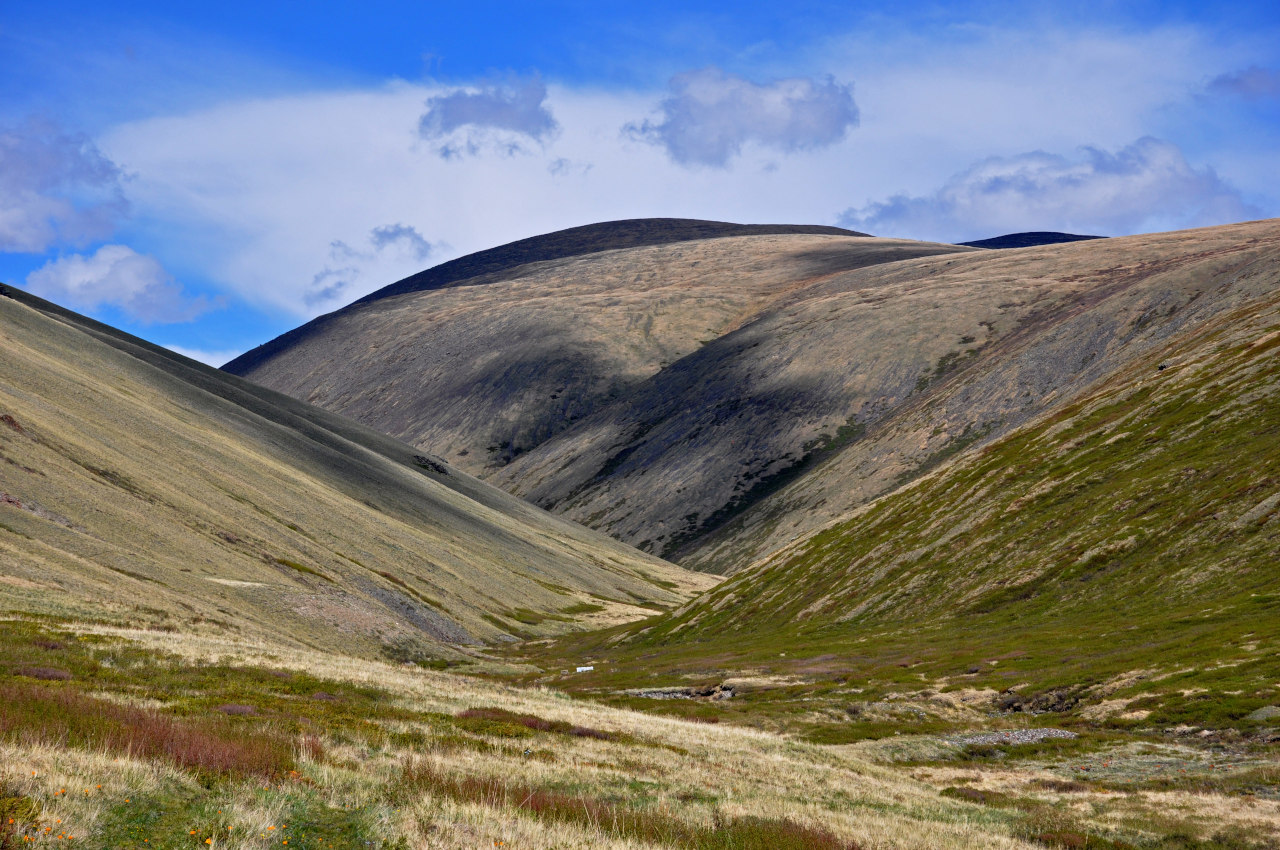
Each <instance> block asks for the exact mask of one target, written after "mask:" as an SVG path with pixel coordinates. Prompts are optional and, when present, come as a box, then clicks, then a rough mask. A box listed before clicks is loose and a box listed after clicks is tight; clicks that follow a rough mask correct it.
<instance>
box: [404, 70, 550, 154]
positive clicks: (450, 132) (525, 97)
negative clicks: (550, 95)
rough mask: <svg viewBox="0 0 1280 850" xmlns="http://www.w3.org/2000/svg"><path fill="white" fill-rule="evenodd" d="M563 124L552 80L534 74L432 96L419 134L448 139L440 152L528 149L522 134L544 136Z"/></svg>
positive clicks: (532, 137) (535, 138)
mask: <svg viewBox="0 0 1280 850" xmlns="http://www.w3.org/2000/svg"><path fill="white" fill-rule="evenodd" d="M559 127H560V125H559V124H558V123H557V122H556V119H555V117H554V116H553V115H552V114H551V110H550V109H549V108H548V107H547V86H546V84H545V83H543V82H542V80H541V78H539V77H533V78H531V79H527V80H519V81H515V82H513V83H510V84H508V85H489V86H482V87H481V88H479V89H478V90H474V91H473V90H468V89H458V90H455V91H452V92H449V93H448V94H442V95H437V96H435V97H432V98H430V99H429V100H428V101H427V111H426V112H425V113H423V115H422V117H421V119H419V121H418V135H420V136H421V137H422V138H423V139H426V140H427V141H431V142H443V144H441V146H440V147H439V148H437V149H436V152H437V153H438V154H439V155H440V156H442V157H444V158H446V159H451V158H454V157H458V156H461V155H463V154H466V155H470V156H475V155H476V154H478V153H480V152H481V151H482V150H485V149H486V148H492V149H494V150H497V151H499V152H501V153H505V154H507V155H510V154H514V153H518V152H520V151H522V150H524V148H523V146H522V144H521V139H522V138H523V139H528V140H531V141H534V142H544V141H546V140H547V139H549V138H551V137H552V136H553V135H555V132H556V130H558V129H559Z"/></svg>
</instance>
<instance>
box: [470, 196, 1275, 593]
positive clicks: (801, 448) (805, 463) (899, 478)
mask: <svg viewBox="0 0 1280 850" xmlns="http://www.w3.org/2000/svg"><path fill="white" fill-rule="evenodd" d="M1278 278H1280V222H1275V221H1270V222H1257V223H1252V224H1243V225H1232V226H1228V227H1220V228H1208V229H1204V230H1197V231H1183V232H1179V233H1166V234H1153V235H1148V236H1135V237H1127V238H1124V239H1108V240H1096V241H1092V242H1078V243H1074V244H1070V245H1053V246H1046V247H1039V248H1028V249H1021V250H1012V251H998V252H996V251H974V252H968V253H964V254H950V255H942V256H933V257H928V256H926V257H919V258H914V259H901V260H900V261H898V262H887V263H882V264H878V265H873V266H868V267H865V268H861V269H856V270H851V271H845V272H841V273H839V274H833V275H830V276H828V277H826V278H824V279H822V280H820V281H816V282H813V283H811V284H809V285H807V286H805V287H804V288H802V289H799V290H797V291H796V292H794V293H792V294H791V295H790V296H789V297H788V299H786V300H785V302H783V303H779V304H775V305H773V306H772V307H771V308H770V309H767V310H764V311H762V312H761V313H760V314H759V315H757V316H756V317H755V318H754V319H753V320H751V321H750V322H748V323H745V324H744V325H743V326H742V327H741V328H739V329H737V330H735V331H732V332H730V333H727V334H725V335H724V336H722V337H720V338H718V339H716V340H714V341H712V342H710V343H708V344H707V345H705V346H703V347H702V348H700V349H699V350H698V351H696V352H692V353H691V354H689V355H688V356H686V357H685V358H683V359H682V360H680V361H678V362H676V363H674V364H672V365H671V366H669V367H667V368H666V369H663V370H662V371H661V372H659V373H657V374H655V375H654V376H652V377H651V378H649V379H648V380H647V381H645V382H644V384H643V385H641V386H640V387H638V388H637V389H635V390H634V391H633V392H631V393H630V394H629V395H628V396H627V398H626V399H625V400H622V401H619V402H618V403H616V404H614V405H611V406H610V407H608V408H605V409H603V410H601V411H600V412H599V413H597V414H596V415H594V416H592V417H590V418H589V419H586V420H584V421H582V422H580V423H578V424H577V425H575V427H573V428H571V429H569V430H567V431H565V432H564V433H563V434H560V435H558V436H557V437H555V438H553V439H552V440H549V441H547V442H546V443H544V444H543V445H541V446H539V447H537V448H536V449H534V450H533V451H531V452H529V453H528V454H526V455H523V456H521V457H519V458H517V459H516V460H515V461H514V462H512V463H511V464H510V465H509V466H507V467H506V468H505V469H503V470H501V471H499V472H498V473H496V474H495V475H493V476H491V477H490V479H489V480H491V481H493V482H494V483H496V484H498V485H499V486H501V487H503V488H504V489H509V490H511V491H512V492H515V493H518V494H520V495H523V496H525V497H526V498H529V499H531V500H533V501H534V502H535V503H537V504H540V505H542V506H544V507H548V508H551V509H553V510H555V511H556V512H558V513H562V514H564V515H565V516H568V517H571V518H573V519H576V520H578V521H580V522H583V523H586V524H588V525H591V526H592V527H593V528H599V529H603V530H605V531H608V532H609V533H610V534H612V535H614V536H616V537H618V538H619V539H622V540H625V541H628V542H631V543H633V544H635V545H637V546H639V547H640V548H642V549H645V550H646V551H652V552H655V553H660V554H662V555H663V556H664V557H670V558H673V559H676V560H678V561H680V563H682V564H684V565H686V566H692V567H696V568H698V569H706V570H708V571H713V572H733V571H734V570H736V569H740V568H742V567H744V566H746V565H748V564H750V563H752V562H754V561H756V560H759V559H761V558H764V557H766V556H768V555H769V554H770V553H772V552H774V551H776V550H778V549H779V548H781V547H783V546H785V545H787V544H788V543H789V542H790V541H792V540H794V539H797V538H803V537H804V536H806V535H808V534H809V533H812V531H814V530H815V529H817V528H820V527H821V526H822V525H824V524H826V523H828V522H830V521H831V520H833V519H835V518H837V517H840V516H843V515H845V514H847V513H848V512H849V511H851V510H853V509H855V508H856V507H857V506H859V505H861V504H863V503H865V502H867V501H870V500H871V499H874V498H875V497H877V496H879V495H881V494H883V493H886V492H888V491H891V490H892V489H894V488H895V487H898V486H900V485H901V484H902V483H903V482H904V481H907V480H910V479H911V478H913V477H915V476H918V475H920V474H923V473H924V472H926V471H928V470H929V469H931V468H933V467H935V466H936V465H937V464H938V463H940V462H941V461H942V460H944V459H946V458H948V457H950V456H953V455H955V454H957V453H958V452H960V451H963V450H964V449H966V448H967V447H970V446H974V445H976V444H980V443H981V442H983V441H990V440H992V439H995V438H997V437H999V436H1000V435H1002V434H1005V433H1009V432H1010V431H1012V430H1013V429H1015V428H1017V427H1018V426H1020V425H1022V424H1023V423H1026V422H1028V421H1030V420H1031V419H1032V418H1034V417H1035V416H1037V415H1041V414H1043V413H1044V412H1046V411H1049V410H1052V409H1055V408H1057V407H1059V406H1061V405H1062V404H1064V403H1066V402H1068V401H1069V400H1070V399H1072V398H1074V397H1075V395H1076V394H1077V393H1079V392H1081V391H1084V390H1085V389H1086V388H1087V387H1089V386H1090V385H1091V384H1093V383H1095V382H1097V381H1098V380H1101V379H1104V378H1105V377H1106V376H1108V375H1111V374H1115V373H1116V372H1117V371H1120V370H1123V369H1124V368H1126V367H1127V365H1128V364H1130V363H1131V362H1133V361H1134V359H1135V358H1143V357H1147V356H1150V353H1151V352H1152V351H1154V350H1155V349H1157V348H1159V347H1160V346H1163V345H1165V344H1167V342H1168V341H1169V340H1170V339H1171V338H1174V337H1176V336H1177V335H1180V334H1185V333H1190V332H1193V331H1194V330H1195V329H1196V328H1197V327H1200V326H1201V325H1202V324H1203V323H1204V322H1207V321H1211V320H1212V319H1213V318H1214V317H1215V316H1218V315H1221V314H1223V313H1225V312H1229V311H1231V310H1232V309H1235V308H1236V307H1237V306H1238V305H1240V304H1241V303H1244V302H1246V301H1248V300H1249V299H1251V298H1255V297H1257V296H1259V295H1260V294H1262V293H1264V292H1267V291H1270V290H1272V289H1274V287H1275V285H1276V281H1277V279H1278Z"/></svg>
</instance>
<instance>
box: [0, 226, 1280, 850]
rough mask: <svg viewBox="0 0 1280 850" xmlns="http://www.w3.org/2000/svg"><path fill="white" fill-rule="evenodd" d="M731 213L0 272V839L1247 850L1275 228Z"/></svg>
mask: <svg viewBox="0 0 1280 850" xmlns="http://www.w3.org/2000/svg"><path fill="white" fill-rule="evenodd" d="M735 227H739V226H734V225H725V224H723V223H718V222H689V221H686V220H654V221H652V222H648V223H646V222H643V221H642V222H622V223H617V222H614V223H606V224H605V225H596V226H591V227H588V228H584V229H575V230H573V231H564V232H562V233H560V234H551V235H549V236H548V237H537V238H535V239H532V240H525V241H524V242H521V243H513V245H511V246H502V247H500V248H497V249H493V251H491V252H481V253H480V254H477V255H473V256H472V257H469V258H462V259H461V260H457V261H453V264H445V265H443V266H440V267H438V268H437V269H433V270H428V271H427V272H424V273H422V274H421V275H415V276H413V277H411V278H407V279H406V280H405V281H402V282H400V283H398V284H393V285H392V286H390V287H388V288H387V289H386V290H384V291H383V292H382V293H375V294H374V295H373V296H369V297H367V298H365V299H362V300H361V301H359V302H357V303H355V304H353V305H351V306H350V307H347V308H344V309H343V310H340V311H338V312H337V313H334V314H331V315H329V316H326V317H321V318H320V319H317V320H316V321H315V322H313V323H312V324H310V325H308V326H304V328H301V329H299V330H297V331H294V332H291V333H290V334H286V335H285V336H284V337H281V338H280V339H278V340H276V341H274V342H272V343H268V344H267V345H265V346H263V347H262V348H261V349H258V350H256V353H255V352H251V353H250V354H249V355H245V357H244V358H241V359H240V360H239V361H238V362H239V365H236V364H235V363H233V364H229V371H230V372H238V371H241V372H244V373H245V374H246V375H247V376H248V378H249V380H246V379H244V378H241V377H238V376H237V375H235V374H229V373H228V371H219V370H214V369H211V368H208V367H205V366H202V365H200V364H197V363H194V362H192V361H190V360H187V359H185V358H183V357H181V356H179V355H177V354H174V353H172V352H169V351H166V350H164V349H161V348H158V347H156V346H153V345H151V344H149V343H146V342H143V341H142V340H139V339H137V338H135V337H131V336H129V335H128V334H125V333H123V332H120V331H118V330H115V329H113V328H110V327H108V326H106V325H102V324H100V323H97V322H94V321H92V320H90V319H87V318H85V317H83V316H79V315H77V314H75V313H72V312H70V311H67V310H65V309H62V308H60V307H57V306H56V305H53V304H51V303H49V302H47V301H43V300H41V299H39V298H36V297H34V296H31V295H30V294H28V293H26V292H23V291H21V290H16V289H15V290H9V293H8V297H3V298H0V374H3V376H4V380H3V381H2V382H0V493H2V495H0V604H2V605H3V615H2V617H0V847H3V848H6V850H7V848H8V847H11V846H12V847H18V846H29V845H31V844H41V845H45V844H55V843H57V844H64V845H68V846H82V847H95V848H96V847H113V848H119V847H125V848H154V847H162V848H178V847H200V846H205V847H207V846H226V847H236V848H249V847H266V846H268V845H271V846H277V847H278V846H283V845H284V844H285V843H288V845H289V846H290V847H307V848H321V847H351V848H371V847H372V848H379V847H380V848H387V850H391V848H409V847H448V848H453V847H456V848H464V847H466V848H474V847H491V846H511V847H568V848H577V847H582V848H586V847H602V846H603V847H617V848H637V850H638V848H652V847H696V848H726V850H728V848H854V850H869V848H988V847H997V848H1045V847H1050V848H1072V847H1086V848H1092V847H1099V848H1112V849H1113V850H1117V848H1124V849H1125V850H1128V848H1132V849H1133V850H1138V849H1139V848H1142V850H1147V848H1151V850H1199V849H1200V848H1205V849H1206V850H1207V848H1212V847H1227V848H1240V850H1263V848H1270V847H1274V846H1276V844H1277V842H1280V766H1278V762H1277V759H1276V752H1277V750H1276V746H1277V744H1278V743H1280V723H1278V722H1277V721H1278V719H1280V662H1277V659H1278V658H1280V608H1278V607H1277V606H1278V605H1280V600H1278V598H1277V594H1276V590H1275V588H1276V581H1277V578H1280V575H1278V574H1277V569H1278V568H1277V564H1278V563H1280V561H1277V557H1276V555H1277V553H1280V500H1278V498H1277V482H1278V481H1280V407H1278V404H1280V359H1277V354H1278V353H1280V223H1278V222H1277V221H1274V220H1272V221H1261V222H1247V223H1242V224H1234V225H1226V226H1222V227H1214V228H1206V229H1201V230H1191V231H1180V232H1175V233H1164V234H1150V235H1144V236H1132V237H1122V238H1111V239H1088V240H1076V241H1070V242H1059V243H1055V244H1045V245H1032V246H1029V247H1019V248H1008V249H1000V250H984V249H982V248H973V247H966V246H952V245H941V244H935V243H918V242H910V241H908V240H895V239H883V238H876V237H869V236H865V235H862V234H854V233H851V232H833V231H834V230H835V229H833V228H789V227H787V226H769V227H764V228H762V229H757V230H754V231H753V230H745V231H744V230H734V229H733V228H735ZM446 266H447V268H446ZM252 381H261V384H259V383H254V382H252ZM348 417H350V418H348ZM544 508H545V509H546V510H544ZM579 523H582V524H579ZM633 544H635V545H633ZM636 545H638V546H639V548H635V546H636ZM673 561H678V564H677V563H675V562H673ZM717 573H718V574H720V575H717ZM6 821H7V823H6Z"/></svg>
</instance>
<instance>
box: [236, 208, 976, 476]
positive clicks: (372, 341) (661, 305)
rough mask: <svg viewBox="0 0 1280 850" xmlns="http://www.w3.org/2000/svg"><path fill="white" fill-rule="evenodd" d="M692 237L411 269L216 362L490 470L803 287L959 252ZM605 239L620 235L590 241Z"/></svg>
mask: <svg viewBox="0 0 1280 850" xmlns="http://www.w3.org/2000/svg"><path fill="white" fill-rule="evenodd" d="M659 223H661V221H659ZM621 224H627V225H631V224H633V223H628V222H623V223H621ZM610 227H611V226H606V225H601V226H599V229H600V231H601V232H603V233H605V234H608V233H609V232H610ZM726 227H728V226H726ZM732 227H733V228H737V229H741V227H742V226H738V225H734V226H732ZM794 229H795V230H801V231H803V230H805V228H794ZM819 230H825V229H819ZM593 232H594V231H593ZM682 232H683V231H682ZM691 232H692V233H695V234H696V233H703V230H702V229H697V228H695V229H693V230H692V231H691ZM712 232H713V233H715V234H719V233H720V231H719V230H715V231H712ZM729 232H736V230H732V231H729ZM570 233H571V234H572V232H570ZM630 233H631V230H630V229H626V228H624V230H623V232H622V235H623V236H626V235H628V234H630ZM597 235H599V234H597ZM685 235H686V238H684V239H682V240H681V241H674V242H670V243H668V244H661V245H652V246H646V247H632V248H625V249H610V250H596V251H594V252H592V253H587V254H585V255H582V256H576V257H570V258H567V259H563V258H562V259H551V260H546V261H541V262H534V263H528V264H524V265H519V266H516V267H504V268H501V269H498V270H496V271H493V272H490V273H487V274H483V275H481V276H479V277H472V278H468V279H465V280H462V281H456V280H455V281H453V282H452V283H450V284H449V285H448V286H443V287H440V286H434V285H431V286H426V284H423V283H422V282H421V281H419V282H418V283H414V282H413V281H414V280H415V278H410V279H408V280H407V281H404V282H402V283H399V284H395V285H393V286H391V287H388V288H387V289H386V290H383V291H382V293H378V297H377V298H375V299H372V300H368V299H366V300H365V301H364V302H363V303H357V304H354V305H351V306H350V307H347V308H345V309H343V310H340V311H338V312H337V313H334V314H331V315H329V316H326V317H324V318H322V319H318V320H316V321H315V322H313V323H311V324H310V325H307V326H305V327H304V328H301V329H299V330H298V331H295V332H292V336H291V335H286V336H285V337H282V338H280V339H279V340H276V341H273V342H272V343H269V344H268V345H267V346H266V347H264V348H263V349H258V350H255V351H254V352H250V353H249V354H247V355H245V356H244V357H242V358H239V359H237V360H235V361H232V362H231V363H229V364H227V365H226V366H225V367H224V368H225V369H227V370H228V371H231V372H233V373H236V374H240V375H243V376H245V377H247V378H249V379H251V380H253V381H255V382H257V383H260V384H263V385H265V386H269V387H271V388H273V389H276V390H279V391H281V392H285V393H288V394H289V395H292V396H294V397H296V398H299V399H303V400H305V401H308V402H311V403H314V404H317V405H320V406H322V407H325V408H327V409H330V410H334V411H337V412H340V413H343V414H344V415H347V416H351V417H352V418H354V419H357V420H359V421H361V422H364V423H366V424H368V425H370V426H372V427H375V428H378V429H379V430H382V431H384V432H385V433H388V434H392V435H393V436H396V437H399V438H401V439H403V440H405V441H406V442H409V443H412V444H414V445H417V446H420V447H423V448H424V449H427V450H429V451H432V452H434V453H436V454H439V455H442V456H444V457H446V458H448V459H449V460H450V461H451V462H453V463H455V464H457V465H458V466H459V467H460V468H462V469H464V470H466V471H469V472H472V473H474V474H479V475H488V474H491V473H492V472H493V471H494V470H496V469H498V468H501V467H502V466H503V465H505V464H506V463H508V462H510V460H511V459H512V458H514V457H517V456H519V455H520V454H522V453H525V452H528V451H531V450H532V449H533V448H535V447H536V446H538V445H540V444H541V443H543V442H545V441H546V440H547V439H549V438H550V437H552V436H554V435H556V434H558V433H561V432H563V431H566V430H568V429H570V428H571V427H572V426H573V425H574V424H575V423H576V422H578V421H579V420H581V419H583V418H585V417H587V416H589V415H591V414H592V413H593V412H595V411H596V410H598V409H600V408H601V407H604V406H606V405H608V404H610V403H612V402H614V401H617V400H618V399H624V398H627V397H629V396H631V395H632V394H633V393H634V392H635V391H636V390H637V389H638V388H639V387H640V386H641V385H642V384H643V383H644V381H645V380H646V379H648V378H650V377H651V376H653V375H654V374H656V373H658V372H659V371H660V370H661V369H663V367H666V366H668V365H669V364H671V363H674V362H675V361H677V360H679V359H681V358H682V357H685V356H686V355H688V354H690V353H692V352H694V351H696V350H697V349H698V348H699V347H700V346H701V345H703V344H704V343H706V342H708V341H710V340H713V339H715V338H717V337H719V336H721V335H723V334H725V333H727V332H728V331H731V330H733V329H734V328H736V327H739V326H740V325H742V324H743V323H744V322H747V321H749V320H751V319H752V318H753V317H754V316H756V315H758V314H759V313H760V312H761V311H762V310H765V309H767V308H768V307H769V306H770V305H772V304H774V303H777V302H778V301H779V300H780V299H785V298H786V297H787V296H788V294H789V293H791V292H792V291H794V290H796V289H797V288H800V287H803V286H806V285H808V284H811V283H813V282H814V281H816V280H821V279H823V278H824V277H827V276H830V275H832V274H834V273H838V272H841V271H846V270H848V269H851V268H859V267H862V266H866V265H871V264H875V263H883V262H891V261H894V260H897V259H901V258H905V257H914V256H921V255H927V254H936V253H944V252H945V253H949V252H956V251H961V250H965V249H960V248H956V247H954V246H944V245H929V244H922V243H912V242H903V241H899V240H879V239H870V238H863V237H857V236H849V235H831V234H827V233H816V234H814V233H807V232H800V233H780V234H765V235H761V234H755V235H749V236H724V235H717V236H716V237H715V238H696V239H695V238H692V237H691V236H689V235H688V233H687V232H686V234H685ZM544 238H545V239H548V240H552V241H553V242H555V243H556V244H560V243H561V242H562V241H564V240H566V239H569V237H566V236H565V235H564V234H552V235H551V236H549V237H544ZM574 238H577V237H574ZM617 241H619V240H618V239H615V240H613V242H617ZM568 244H569V245H570V246H572V245H574V244H576V243H574V242H573V241H572V240H571V239H570V241H569V243H568ZM602 244H603V245H608V244H613V243H612V242H610V241H609V240H607V239H604V238H603V237H600V238H597V239H593V240H590V241H588V242H587V243H586V246H587V247H593V248H594V247H599V246H600V245H602ZM582 247H583V246H579V248H582ZM495 250H496V251H502V250H503V249H495ZM566 250H567V249H566ZM476 256H477V257H480V256H482V255H476ZM465 259H466V258H464V260H465ZM455 262H457V263H463V262H464V261H463V260H458V261H455ZM447 265H448V264H446V266H447ZM465 266H466V268H467V269H469V270H475V269H477V268H487V267H488V264H487V263H485V262H481V261H475V262H470V263H467V264H465ZM439 268H440V269H442V270H443V269H445V266H441V267H439ZM435 271H436V270H431V271H428V272H424V273H423V274H424V275H426V276H431V275H432V274H433V273H434V272H435ZM440 274H441V275H443V274H444V273H443V272H441V273H440ZM419 277H421V276H419ZM420 286H426V288H421V289H420V288H418V287H420ZM267 351H269V353H264V352H267Z"/></svg>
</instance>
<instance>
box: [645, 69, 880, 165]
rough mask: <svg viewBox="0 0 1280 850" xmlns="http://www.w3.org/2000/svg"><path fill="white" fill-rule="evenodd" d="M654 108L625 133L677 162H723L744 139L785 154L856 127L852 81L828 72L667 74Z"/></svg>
mask: <svg viewBox="0 0 1280 850" xmlns="http://www.w3.org/2000/svg"><path fill="white" fill-rule="evenodd" d="M659 109H660V110H661V112H662V119H661V120H660V121H656V122H655V121H650V120H645V121H643V122H640V123H638V124H636V123H631V124H628V125H627V127H626V131H627V132H628V133H630V134H631V135H632V136H633V137H635V138H639V139H643V140H645V141H648V142H651V143H653V144H656V145H660V146H662V147H663V148H665V149H666V151H667V153H668V154H669V155H670V157H671V158H672V159H673V160H674V161H676V162H678V163H681V164H682V165H710V166H718V167H724V166H726V165H728V163H729V160H731V159H733V158H734V157H736V156H737V155H738V154H740V153H741V151H742V146H743V145H744V144H748V143H755V144H758V145H760V146H762V147H765V148H771V149H773V150H778V151H785V152H792V151H798V150H806V149H810V148H821V147H828V146H830V145H833V144H835V143H837V142H839V141H841V140H842V139H844V137H845V133H846V132H847V131H848V130H849V128H851V127H856V126H858V105H857V104H856V103H855V102H854V100H853V86H852V85H841V84H840V83H837V82H836V81H835V79H834V78H832V77H827V78H825V79H822V80H812V79H808V78H805V77H790V78H786V79H780V80H774V81H773V82H770V83H765V84H763V85H762V84H759V83H753V82H751V81H750V80H747V79H744V78H742V77H738V76H735V75H733V74H726V73H725V72H724V71H721V70H720V69H718V68H705V69H703V70H699V71H689V72H687V73H684V74H679V75H677V76H675V77H673V78H672V79H671V83H670V90H669V92H668V94H667V97H666V98H665V99H663V101H662V103H661V105H660V106H659Z"/></svg>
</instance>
